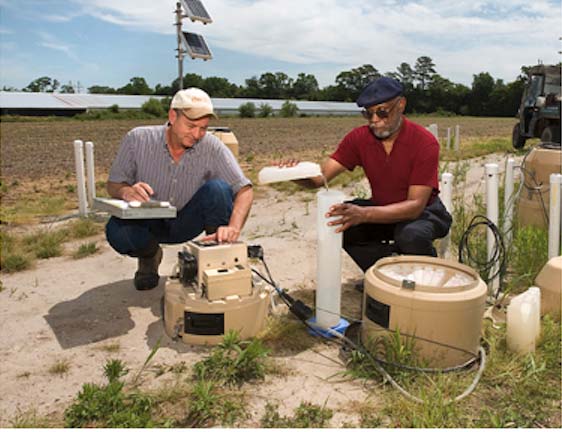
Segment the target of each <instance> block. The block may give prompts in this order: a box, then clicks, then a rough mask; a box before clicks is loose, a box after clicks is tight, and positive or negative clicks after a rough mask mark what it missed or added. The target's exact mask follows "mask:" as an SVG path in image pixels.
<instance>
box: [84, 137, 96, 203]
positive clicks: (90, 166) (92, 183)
mask: <svg viewBox="0 0 562 432" xmlns="http://www.w3.org/2000/svg"><path fill="white" fill-rule="evenodd" d="M84 146H85V148H86V178H87V179H88V205H89V206H90V207H93V205H94V198H95V197H96V180H95V172H94V143H93V142H92V141H86V142H85V143H84Z"/></svg>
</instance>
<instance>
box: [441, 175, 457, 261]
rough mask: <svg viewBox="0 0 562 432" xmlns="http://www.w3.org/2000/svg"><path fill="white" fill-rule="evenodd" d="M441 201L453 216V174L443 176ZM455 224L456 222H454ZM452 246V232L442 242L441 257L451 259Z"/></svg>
mask: <svg viewBox="0 0 562 432" xmlns="http://www.w3.org/2000/svg"><path fill="white" fill-rule="evenodd" d="M441 200H442V201H443V205H444V206H445V208H446V209H447V211H448V212H449V213H450V214H453V174H451V173H443V175H442V176H441ZM453 222H454V221H453ZM450 244H451V232H450V231H449V233H448V234H447V235H446V236H445V238H443V239H442V240H441V244H440V255H441V256H442V257H443V258H450V255H451V253H450V251H449V245H450Z"/></svg>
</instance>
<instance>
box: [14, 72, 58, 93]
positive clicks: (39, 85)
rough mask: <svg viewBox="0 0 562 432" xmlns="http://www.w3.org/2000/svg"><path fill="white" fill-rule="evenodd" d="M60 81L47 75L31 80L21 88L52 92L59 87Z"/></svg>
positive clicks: (28, 90)
mask: <svg viewBox="0 0 562 432" xmlns="http://www.w3.org/2000/svg"><path fill="white" fill-rule="evenodd" d="M59 85H60V83H59V82H58V81H57V80H56V79H53V78H50V77H48V76H43V77H41V78H37V79H36V80H33V81H31V82H30V83H29V84H28V85H27V87H25V88H24V89H23V91H24V92H41V93H53V92H54V91H55V90H56V89H58V88H59Z"/></svg>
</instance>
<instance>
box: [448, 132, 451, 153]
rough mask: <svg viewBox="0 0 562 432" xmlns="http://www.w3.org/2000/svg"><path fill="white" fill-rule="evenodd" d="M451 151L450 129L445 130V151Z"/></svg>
mask: <svg viewBox="0 0 562 432" xmlns="http://www.w3.org/2000/svg"><path fill="white" fill-rule="evenodd" d="M450 149H451V128H450V127H448V128H447V150H450Z"/></svg>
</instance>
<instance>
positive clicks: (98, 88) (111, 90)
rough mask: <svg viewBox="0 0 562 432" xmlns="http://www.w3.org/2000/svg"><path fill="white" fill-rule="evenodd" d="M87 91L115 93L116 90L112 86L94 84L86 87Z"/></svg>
mask: <svg viewBox="0 0 562 432" xmlns="http://www.w3.org/2000/svg"><path fill="white" fill-rule="evenodd" d="M88 92H89V93H91V94H115V93H117V90H115V89H114V88H113V87H107V86H100V85H94V86H92V87H88Z"/></svg>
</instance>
